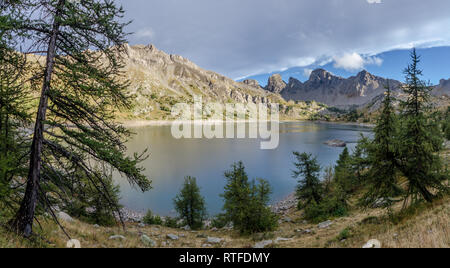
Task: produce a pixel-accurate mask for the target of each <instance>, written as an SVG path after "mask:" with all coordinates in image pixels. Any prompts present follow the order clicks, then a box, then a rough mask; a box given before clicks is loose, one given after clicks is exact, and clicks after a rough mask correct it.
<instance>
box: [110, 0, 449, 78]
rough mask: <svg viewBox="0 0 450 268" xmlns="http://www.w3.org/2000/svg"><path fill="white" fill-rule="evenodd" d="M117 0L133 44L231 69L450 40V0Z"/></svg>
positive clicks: (272, 68) (262, 68)
mask: <svg viewBox="0 0 450 268" xmlns="http://www.w3.org/2000/svg"><path fill="white" fill-rule="evenodd" d="M117 1H118V2H119V3H121V4H123V6H124V8H125V10H126V11H127V12H126V13H125V15H126V19H129V20H133V23H132V24H130V26H128V27H127V30H128V31H129V32H135V33H136V34H134V35H132V36H130V40H129V41H130V44H149V43H153V44H154V45H156V47H158V48H159V49H161V50H163V51H165V52H167V53H170V54H178V55H182V56H183V57H185V58H188V59H190V60H192V61H193V62H195V63H196V64H198V65H199V66H201V67H202V68H205V69H208V70H212V71H216V72H218V73H221V74H224V75H226V76H229V77H242V76H244V75H247V74H251V75H253V74H262V73H272V72H276V71H277V70H282V69H286V68H291V67H295V66H303V67H301V68H302V69H303V68H309V66H308V65H305V64H307V63H309V61H308V60H307V59H308V58H314V59H316V62H315V63H314V64H313V65H314V66H315V65H317V64H319V66H320V65H321V64H323V63H324V62H325V63H327V59H329V60H331V61H332V60H333V56H335V55H337V56H342V54H341V53H343V52H350V53H353V52H355V53H357V54H359V55H360V56H361V58H362V59H363V60H361V59H360V58H359V57H357V56H355V55H352V56H351V57H348V59H350V60H348V62H345V61H340V63H341V65H343V66H347V65H349V66H350V68H356V67H358V68H360V67H361V66H364V65H365V64H368V63H365V61H371V60H370V59H367V58H366V56H364V55H377V54H379V53H382V52H385V51H388V50H391V49H395V48H398V47H405V46H406V47H411V46H412V45H414V46H416V47H422V46H435V45H439V46H440V45H442V44H450V31H448V30H447V29H449V27H450V18H449V16H448V10H450V1H449V0H427V1H423V0H414V1H412V0H395V1H393V0H392V1H383V0H381V1H380V0H370V2H373V3H372V4H369V2H368V1H367V0H332V1H331V0H330V1H326V2H327V4H326V5H324V4H323V2H324V1H311V0H280V1H273V0H247V1H242V0H227V1H221V0H195V1H179V0H152V1H148V0H133V1H130V0H117ZM378 2H381V4H377V3H378ZM412 2H414V3H413V4H412ZM211 10H220V12H211ZM167 14H170V19H167ZM261 14H264V15H263V16H262V15H261ZM149 29H150V30H149ZM145 36H146V37H145ZM352 59H353V61H352ZM372 61H373V62H374V64H380V61H379V60H376V59H372ZM361 62H362V63H361ZM346 63H348V64H346ZM355 66H356V67H355Z"/></svg>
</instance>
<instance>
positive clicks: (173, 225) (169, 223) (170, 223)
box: [164, 217, 179, 228]
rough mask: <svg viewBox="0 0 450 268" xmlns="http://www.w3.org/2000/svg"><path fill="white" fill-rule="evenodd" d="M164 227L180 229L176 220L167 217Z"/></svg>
mask: <svg viewBox="0 0 450 268" xmlns="http://www.w3.org/2000/svg"><path fill="white" fill-rule="evenodd" d="M164 226H166V227H169V228H178V227H179V225H178V221H177V219H176V218H172V217H166V218H165V219H164Z"/></svg>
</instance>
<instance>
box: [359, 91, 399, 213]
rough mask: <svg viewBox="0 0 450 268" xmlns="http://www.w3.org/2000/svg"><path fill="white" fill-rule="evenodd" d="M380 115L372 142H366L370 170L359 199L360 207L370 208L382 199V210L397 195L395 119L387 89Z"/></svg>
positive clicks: (391, 99) (396, 130) (396, 135)
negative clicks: (362, 194)
mask: <svg viewBox="0 0 450 268" xmlns="http://www.w3.org/2000/svg"><path fill="white" fill-rule="evenodd" d="M386 89H387V91H386V93H385V98H384V100H383V107H382V112H381V114H380V115H379V117H378V118H377V123H376V127H375V128H374V134H375V137H374V140H373V141H370V142H368V141H366V143H365V147H366V149H367V152H368V160H369V162H370V164H371V165H370V169H369V171H368V174H367V176H366V177H367V180H366V182H367V184H368V191H367V193H366V195H365V196H364V197H363V199H362V200H361V202H362V204H363V205H364V206H371V205H373V204H374V203H375V202H376V201H377V200H380V199H382V200H383V204H384V205H385V206H386V207H389V206H390V205H391V201H390V200H391V198H392V197H394V196H396V195H398V194H399V193H400V192H401V188H400V187H399V186H398V185H397V183H398V175H399V171H398V169H397V165H396V158H397V144H398V142H397V140H398V138H399V137H398V119H397V116H396V114H395V109H394V106H393V100H394V99H393V97H392V95H391V88H390V86H389V85H387V86H386Z"/></svg>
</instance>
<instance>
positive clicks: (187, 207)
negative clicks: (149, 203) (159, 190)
mask: <svg viewBox="0 0 450 268" xmlns="http://www.w3.org/2000/svg"><path fill="white" fill-rule="evenodd" d="M174 203H175V210H176V211H177V212H178V214H179V215H180V217H181V218H182V219H183V221H184V224H185V225H188V226H189V227H191V228H192V229H194V230H197V229H200V228H202V227H203V221H204V220H205V218H206V208H205V199H204V198H203V197H202V196H201V194H200V188H199V187H198V185H197V180H196V178H193V177H186V178H185V180H184V185H183V189H181V191H180V193H179V194H178V195H177V196H176V197H175V199H174Z"/></svg>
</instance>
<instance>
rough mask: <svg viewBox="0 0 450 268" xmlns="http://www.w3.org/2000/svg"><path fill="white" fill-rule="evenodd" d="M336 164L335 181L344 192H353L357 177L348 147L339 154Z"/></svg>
mask: <svg viewBox="0 0 450 268" xmlns="http://www.w3.org/2000/svg"><path fill="white" fill-rule="evenodd" d="M336 164H337V165H336V167H335V172H334V176H335V182H336V183H337V184H338V185H339V187H340V188H341V189H342V191H343V192H344V193H346V194H350V193H352V192H353V190H354V189H355V186H356V185H355V184H356V182H355V181H356V179H355V174H354V173H353V170H352V158H351V156H350V153H349V151H348V148H347V147H345V149H344V151H342V153H341V154H340V155H339V159H338V161H337V162H336Z"/></svg>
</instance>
